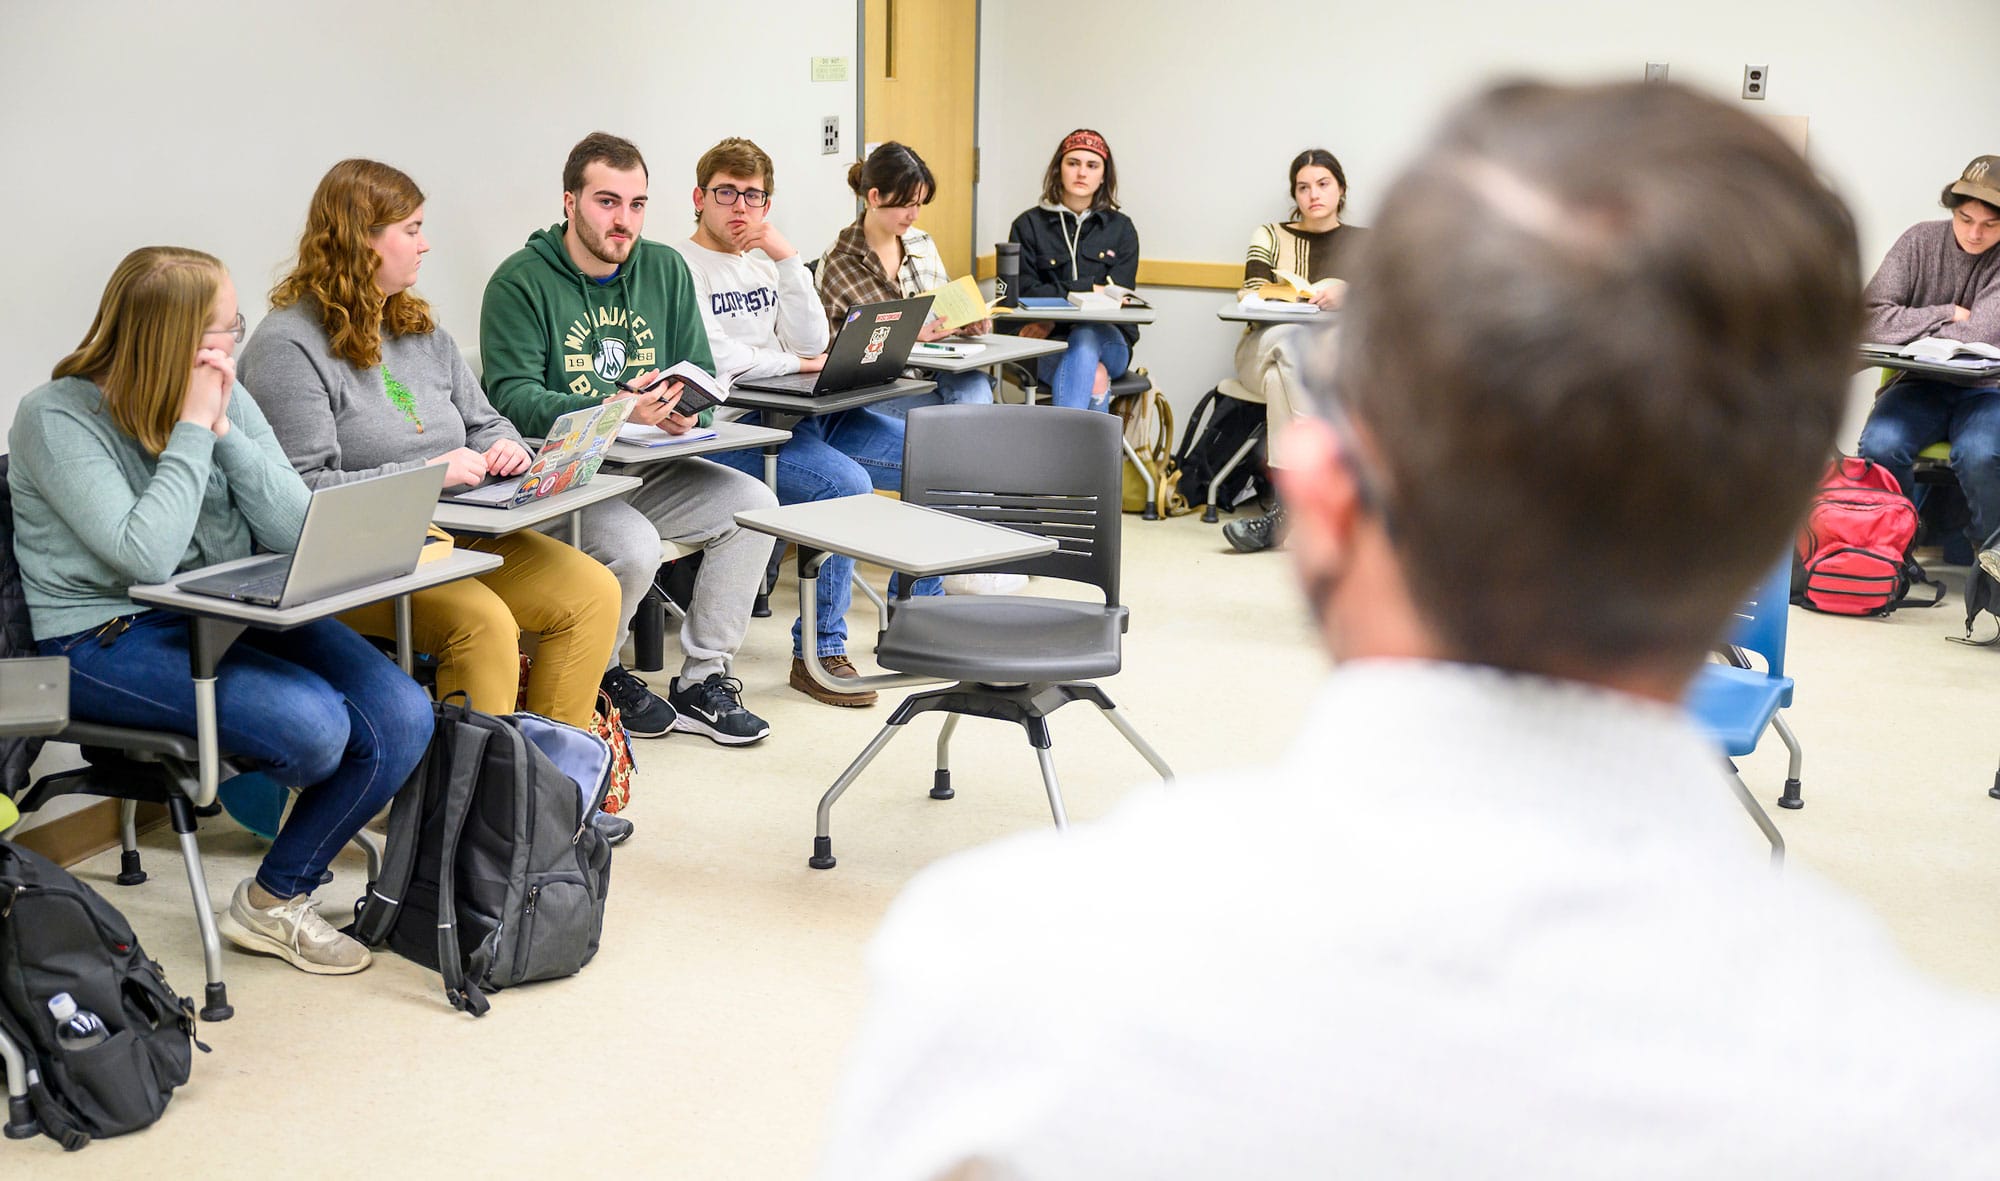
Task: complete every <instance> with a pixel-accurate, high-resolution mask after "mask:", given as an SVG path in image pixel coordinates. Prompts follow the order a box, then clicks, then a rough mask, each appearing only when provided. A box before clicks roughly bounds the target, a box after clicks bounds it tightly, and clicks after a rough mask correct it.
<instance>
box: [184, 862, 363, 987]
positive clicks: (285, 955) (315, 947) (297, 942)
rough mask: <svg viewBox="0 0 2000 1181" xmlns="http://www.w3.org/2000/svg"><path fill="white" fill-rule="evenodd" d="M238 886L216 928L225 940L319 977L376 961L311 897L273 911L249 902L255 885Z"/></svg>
mask: <svg viewBox="0 0 2000 1181" xmlns="http://www.w3.org/2000/svg"><path fill="white" fill-rule="evenodd" d="M255 880H256V879H255V878H244V879H243V880H242V881H241V882H238V883H237V884H236V894H235V896H234V897H232V898H231V899H230V900H229V909H228V910H225V911H223V912H222V919H221V921H220V922H218V923H217V924H216V925H217V926H218V927H219V928H220V929H221V931H222V934H223V937H224V938H226V939H228V940H229V941H230V942H231V943H234V944H235V945H236V946H238V947H240V948H242V949H243V950H244V951H250V952H256V953H257V954H258V955H274V956H277V957H278V958H279V959H282V960H284V961H286V962H287V963H290V964H291V965H292V967H294V968H297V969H298V970H299V971H301V972H311V973H312V974H313V975H315V976H348V975H352V974H353V973H355V972H359V971H360V970H361V969H363V968H365V967H367V966H368V965H369V964H370V963H373V962H374V957H373V956H371V955H369V954H368V949H367V948H366V947H363V946H362V945H361V944H360V943H359V942H358V941H356V940H354V939H351V938H349V937H348V936H346V935H343V934H341V933H340V932H339V931H336V930H334V929H333V926H332V925H331V924H329V923H328V922H327V921H326V920H325V919H323V918H321V917H320V915H319V903H317V902H314V901H313V897H312V895H310V894H301V895H299V896H298V897H297V898H291V899H287V900H286V901H284V902H280V903H279V904H278V905H276V906H273V907H271V908H270V909H268V910H259V909H258V908H257V907H255V906H252V905H251V904H250V883H251V882H253V881H255Z"/></svg>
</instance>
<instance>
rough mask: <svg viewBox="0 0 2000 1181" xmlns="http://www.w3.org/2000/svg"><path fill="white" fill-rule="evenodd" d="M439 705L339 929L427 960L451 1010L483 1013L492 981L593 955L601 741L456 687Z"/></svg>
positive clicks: (601, 857) (556, 968)
mask: <svg viewBox="0 0 2000 1181" xmlns="http://www.w3.org/2000/svg"><path fill="white" fill-rule="evenodd" d="M435 709H436V711H437V730H436V732H435V733H434V734H433V735H432V737H431V745H430V749H429V750H428V751H427V752H426V753H425V755H424V759H423V761H422V762H421V763H419V764H418V765H417V769H416V770H415V771H414V772H413V773H412V774H411V776H410V782H409V783H408V784H406V785H405V786H404V787H403V790H402V791H401V792H399V793H397V795H396V802H395V805H394V807H392V808H391V809H390V811H389V846H388V851H387V852H386V853H385V854H384V855H383V859H382V876H381V878H380V879H378V880H376V881H373V882H370V883H368V893H367V894H366V895H364V896H363V897H362V898H361V900H360V901H359V902H357V903H355V907H354V925H353V926H352V927H351V928H349V931H350V933H351V934H353V936H354V937H355V938H356V939H359V940H360V941H361V942H363V943H365V944H367V945H368V946H369V947H383V946H387V947H389V948H390V949H391V950H393V951H395V952H396V953H397V954H399V955H402V956H404V957H405V958H407V959H411V960H415V961H416V962H417V963H420V964H422V965H424V966H425V967H427V968H432V969H435V970H436V971H438V972H439V973H441V974H442V975H443V977H444V992H445V997H446V999H448V1000H449V1001H451V1004H452V1007H453V1008H455V1009H459V1010H462V1011H464V1012H467V1013H470V1014H472V1015H473V1016H475V1017H481V1016H484V1015H485V1013H486V1010H487V1009H489V1008H491V1007H492V1006H491V1004H490V1003H489V1002H488V1001H487V999H486V995H485V994H486V993H487V992H488V991H493V990H498V989H502V988H506V987H508V986H510V985H515V984H522V983H525V982H527V981H530V980H549V979H554V978H556V977H559V976H570V975H574V974H575V973H576V972H577V971H579V970H580V969H582V967H583V966H584V965H585V964H587V963H589V962H590V959H591V957H592V956H594V955H596V954H597V941H598V937H599V934H600V933H601V932H602V930H603V928H604V900H605V897H606V895H607V894H608V893H609V892H610V889H611V846H610V844H609V843H608V842H607V841H606V840H605V839H604V837H603V836H602V835H601V834H600V833H599V832H598V831H597V828H596V826H594V825H592V824H591V823H590V817H591V816H592V815H593V814H594V813H596V811H597V810H598V808H599V807H601V806H602V805H603V803H604V793H605V791H606V790H607V788H608V787H609V785H610V782H611V748H610V747H609V746H608V745H606V743H605V741H604V740H603V739H601V738H599V737H598V736H597V735H595V734H592V733H591V732H589V731H588V730H582V729H578V728H577V727H575V726H566V725H564V724H562V723H561V722H554V721H550V720H549V719H547V718H544V717H540V716H537V715H535V714H512V715H509V716H507V717H504V718H498V717H494V716H493V715H491V714H483V713H480V712H478V711H477V710H474V709H472V708H470V707H468V706H467V705H466V704H465V701H464V695H463V694H457V693H455V694H453V695H452V696H451V697H450V698H447V699H446V700H445V701H443V702H440V703H438V704H437V705H436V707H435Z"/></svg>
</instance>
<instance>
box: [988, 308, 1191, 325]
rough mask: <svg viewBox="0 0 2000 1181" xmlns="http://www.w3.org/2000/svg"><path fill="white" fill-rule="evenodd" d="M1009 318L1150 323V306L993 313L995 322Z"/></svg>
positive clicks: (1012, 309)
mask: <svg viewBox="0 0 2000 1181" xmlns="http://www.w3.org/2000/svg"><path fill="white" fill-rule="evenodd" d="M1009 320H1013V321H1016V322H1019V321H1022V320H1050V321H1053V322H1055V323H1058V324H1151V323H1152V322H1153V309H1152V308H1102V309H1098V308H1092V309H1091V310H1089V311H1085V310H1084V309H1082V308H1079V307H1065V308H1007V309H1006V310H1004V311H996V312H995V313H994V314H993V322H994V323H995V324H1005V323H1007V322H1008V321H1009Z"/></svg>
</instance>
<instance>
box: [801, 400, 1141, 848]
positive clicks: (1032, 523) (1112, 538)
mask: <svg viewBox="0 0 2000 1181" xmlns="http://www.w3.org/2000/svg"><path fill="white" fill-rule="evenodd" d="M1121 438H1122V432H1121V430H1120V423H1119V420H1118V419H1117V418H1116V417H1114V416H1112V415H1109V414H1102V413H1099V412H1097V411H1092V410H1070V409H1058V408H1055V407H1049V408H1035V407H1025V406H1000V405H994V406H926V407H924V408H922V409H919V410H914V411H911V413H910V416H909V429H908V434H907V435H906V437H905V439H904V443H903V501H904V503H906V504H912V505H917V506H920V507H925V508H931V509H936V510H940V511H943V512H947V513H952V514H955V515H958V516H962V517H968V518H971V519H974V520H979V521H987V522H991V523H993V524H997V525H1004V526H1007V527H1009V528H1012V529H1017V530H1021V531H1023V532H1027V533H1034V534H1039V535H1041V536H1044V537H1048V538H1052V539H1054V540H1055V541H1056V542H1057V548H1056V550H1055V551H1054V552H1053V553H1050V554H1049V555H1047V556H1046V557H1038V558H1029V559H1026V560H1023V561H1018V562H1011V563H1006V564H1004V565H1001V566H998V567H994V568H993V569H997V570H1000V571H1005V572H1015V573H1021V574H1038V575H1043V576H1045V577H1050V578H1057V579H1063V580H1067V581H1071V582H1077V583H1083V584H1087V585H1089V586H1092V587H1095V588H1097V590H1099V591H1100V592H1102V594H1103V596H1104V601H1103V603H1101V604H1099V603H1092V602H1087V601H1084V602H1079V601H1075V600H1068V599H1045V598H1032V597H1016V596H1004V595H972V596H962V595H935V596H930V597H925V598H910V597H908V596H909V591H908V588H909V585H910V583H911V581H912V580H911V579H910V578H909V576H908V575H905V576H904V577H903V578H901V579H899V584H900V586H899V593H898V596H897V599H896V601H895V603H894V604H893V606H892V607H891V609H890V613H889V623H888V626H887V627H886V628H885V629H884V630H883V632H882V634H881V639H880V642H879V643H878V644H877V646H876V649H875V660H876V663H878V664H880V665H881V666H882V667H883V668H885V669H889V670H892V672H894V673H896V674H902V675H903V676H906V677H907V676H917V677H928V678H936V679H938V680H944V681H951V682H954V683H952V684H949V685H946V686H945V687H943V688H939V689H929V690H925V691H922V692H918V693H913V694H911V695H910V696H909V697H908V698H906V699H905V700H904V701H903V703H902V704H901V705H899V706H897V707H896V710H895V712H894V713H893V714H892V715H891V716H890V718H889V720H888V724H887V725H885V726H883V727H882V730H881V732H880V733H878V734H877V735H876V736H875V738H874V739H873V740H872V741H871V742H869V744H868V746H867V748H866V749H864V750H863V751H862V752H861V754H860V755H859V756H857V757H856V758H855V760H854V761H853V762H852V763H851V764H849V766H848V767H847V769H846V770H845V771H843V772H842V773H841V775H840V778H839V779H838V780H837V781H835V783H834V785H833V786H832V787H831V788H829V789H828V790H827V792H826V794H825V796H823V797H822V798H821V800H820V802H819V810H818V826H817V829H816V831H815V834H814V838H813V855H812V859H811V865H812V867H813V868H815V869H831V868H833V866H834V857H833V839H832V836H831V833H830V829H829V822H830V817H831V812H832V808H833V805H834V803H835V801H837V800H839V798H840V796H841V794H842V793H843V792H845V791H846V790H847V788H848V787H849V786H850V785H851V784H852V783H853V782H854V780H855V779H856V778H857V777H858V776H859V775H860V774H861V772H862V771H863V770H865V769H866V768H867V766H868V764H869V763H870V762H871V761H872V760H873V759H874V758H875V756H876V755H878V754H880V753H881V751H882V748H883V747H884V746H886V745H887V744H888V742H889V740H890V739H891V738H893V737H894V736H895V735H896V733H897V732H898V731H899V730H901V728H902V727H903V726H904V725H906V724H907V723H908V722H909V721H910V719H911V718H913V717H915V716H917V715H918V714H921V713H928V712H932V711H936V712H941V713H944V714H946V715H947V716H946V718H945V722H944V728H943V729H942V730H941V731H940V732H939V734H938V742H937V772H936V775H935V776H934V778H933V780H932V787H931V793H930V794H931V798H932V799H936V800H948V799H951V798H952V797H953V796H954V795H955V794H956V793H955V792H954V790H953V788H952V785H951V765H950V746H951V736H952V731H953V730H954V729H955V728H956V727H957V725H958V720H959V718H960V717H961V716H963V715H967V714H970V715H972V716H975V717H984V718H994V719H997V720H1000V721H1008V722H1014V723H1017V724H1019V725H1020V726H1021V727H1022V729H1024V730H1025V731H1026V732H1027V735H1028V741H1029V742H1030V743H1031V744H1032V745H1033V746H1034V748H1035V758H1036V760H1037V761H1038V762H1039V763H1040V766H1041V772H1042V784H1043V787H1044V789H1045V790H1046V791H1047V793H1048V799H1049V810H1050V812H1051V813H1052V814H1053V816H1054V818H1055V824H1056V827H1057V828H1058V829H1061V828H1065V827H1067V825H1068V819H1067V817H1066V815H1065V813H1064V810H1063V801H1062V791H1061V788H1060V786H1059V784H1058V783H1057V780H1056V772H1055V764H1054V761H1053V760H1052V758H1051V757H1050V750H1051V747H1052V745H1053V743H1052V740H1051V738H1050V736H1049V728H1048V720H1047V719H1048V715H1049V714H1051V713H1054V712H1055V711H1056V710H1058V709H1060V708H1061V707H1063V706H1064V705H1067V704H1069V703H1070V702H1072V701H1083V702H1088V703H1089V704H1091V705H1093V706H1095V707H1096V708H1097V709H1098V710H1099V711H1100V712H1102V713H1103V715H1104V717H1105V718H1106V720H1108V721H1109V722H1110V723H1111V724H1112V726H1114V727H1115V728H1116V729H1117V730H1118V732H1119V734H1120V735H1122V736H1123V737H1124V739H1125V740H1126V741H1127V742H1128V743H1130V744H1131V745H1132V747H1133V749H1135V750H1137V751H1138V752H1139V754H1140V755H1141V756H1142V757H1144V758H1145V760H1146V762H1147V763H1149V764H1150V765H1151V766H1152V768H1153V769H1154V770H1155V771H1157V772H1158V773H1159V775H1160V777H1161V778H1162V779H1167V780H1171V779H1172V778H1173V771H1172V770H1171V769H1170V768H1169V767H1168V766H1167V764H1166V762H1165V761H1164V760H1163V759H1161V758H1160V756H1159V755H1158V754H1157V753H1155V752H1154V750H1153V748H1152V747H1151V746H1149V745H1147V743H1146V741H1145V739H1143V738H1141V737H1140V736H1139V733H1138V731H1136V730H1134V729H1133V728H1132V726H1131V724H1130V723H1129V722H1127V721H1126V720H1125V718H1124V717H1123V716H1122V715H1121V714H1120V713H1119V712H1118V709H1117V707H1116V706H1115V705H1113V704H1112V702H1111V699H1110V698H1109V697H1108V696H1106V695H1105V693H1104V691H1103V690H1102V689H1100V688H1098V687H1097V685H1096V684H1094V683H1093V682H1092V681H1090V680H1087V679H1084V678H1092V677H1107V676H1110V675H1112V674H1113V673H1116V672H1117V671H1118V670H1119V667H1120V665H1121V663H1122V647H1123V641H1122V637H1123V635H1124V632H1125V629H1126V626H1127V624H1128V622H1129V619H1128V611H1127V609H1126V608H1125V606H1124V605H1123V604H1122V603H1120V602H1119V598H1118V589H1119V585H1118V584H1119V526H1120V514H1119V494H1120V477H1119V471H1118V449H1119V441H1120V439H1121ZM807 650H808V651H811V650H812V649H811V641H810V638H809V639H808V648H807ZM866 680H867V678H863V681H864V682H865V681H866ZM898 683H907V682H906V681H900V680H899V681H898Z"/></svg>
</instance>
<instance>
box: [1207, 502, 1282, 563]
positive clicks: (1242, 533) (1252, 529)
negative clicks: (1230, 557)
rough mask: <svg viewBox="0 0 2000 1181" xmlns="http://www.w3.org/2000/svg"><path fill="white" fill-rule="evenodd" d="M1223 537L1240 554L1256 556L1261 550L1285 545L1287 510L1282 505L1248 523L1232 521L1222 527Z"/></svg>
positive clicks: (1251, 519) (1253, 518)
mask: <svg viewBox="0 0 2000 1181" xmlns="http://www.w3.org/2000/svg"><path fill="white" fill-rule="evenodd" d="M1222 536H1223V537H1224V538H1225V539H1226V540H1227V541H1228V542H1229V545H1230V548H1232V549H1234V550H1236V551H1237V552H1239V553H1245V554H1254V553H1256V552H1257V551H1258V550H1260V549H1270V548H1271V547H1272V546H1274V545H1283V544H1284V541H1285V509H1284V506H1282V505H1280V506H1279V507H1277V508H1274V509H1272V510H1271V511H1270V512H1268V513H1266V514H1264V515H1263V516H1261V517H1252V518H1250V519H1249V520H1247V521H1231V522H1229V523H1228V524H1227V525H1224V526H1223V527H1222Z"/></svg>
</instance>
